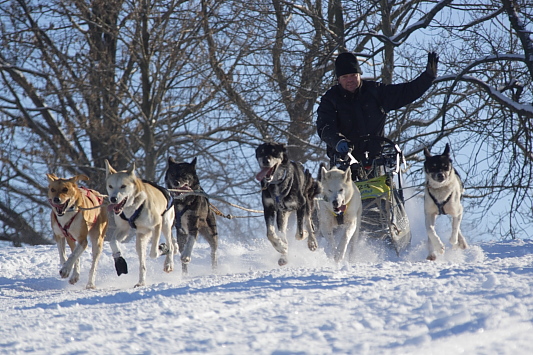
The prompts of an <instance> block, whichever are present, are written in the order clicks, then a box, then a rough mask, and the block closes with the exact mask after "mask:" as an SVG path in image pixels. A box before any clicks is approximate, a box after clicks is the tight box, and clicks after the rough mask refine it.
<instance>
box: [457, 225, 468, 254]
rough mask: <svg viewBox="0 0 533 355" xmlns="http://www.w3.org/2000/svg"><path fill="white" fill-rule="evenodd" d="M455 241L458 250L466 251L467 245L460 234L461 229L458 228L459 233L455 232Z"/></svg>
mask: <svg viewBox="0 0 533 355" xmlns="http://www.w3.org/2000/svg"><path fill="white" fill-rule="evenodd" d="M457 234H458V235H457V240H458V245H459V248H461V249H463V250H464V249H467V248H468V243H467V242H466V239H465V237H464V236H463V233H461V229H460V228H459V231H458V232H457Z"/></svg>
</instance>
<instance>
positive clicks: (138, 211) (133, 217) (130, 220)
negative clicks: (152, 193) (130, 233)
mask: <svg viewBox="0 0 533 355" xmlns="http://www.w3.org/2000/svg"><path fill="white" fill-rule="evenodd" d="M143 208H144V203H143V204H142V205H140V206H139V208H137V209H136V210H135V212H133V214H132V215H131V217H130V218H128V217H126V215H125V214H124V212H122V213H121V214H120V218H122V219H123V220H125V221H127V222H128V223H129V225H130V227H131V228H133V229H137V226H136V225H135V220H136V219H137V218H139V215H140V214H141V212H142V211H143Z"/></svg>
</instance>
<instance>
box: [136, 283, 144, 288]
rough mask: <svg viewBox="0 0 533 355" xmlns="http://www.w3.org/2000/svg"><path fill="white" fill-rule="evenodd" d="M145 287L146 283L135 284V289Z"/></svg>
mask: <svg viewBox="0 0 533 355" xmlns="http://www.w3.org/2000/svg"><path fill="white" fill-rule="evenodd" d="M143 286H146V284H145V283H144V282H138V283H136V284H135V286H133V288H137V287H143Z"/></svg>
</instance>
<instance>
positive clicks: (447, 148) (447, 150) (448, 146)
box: [442, 143, 450, 157]
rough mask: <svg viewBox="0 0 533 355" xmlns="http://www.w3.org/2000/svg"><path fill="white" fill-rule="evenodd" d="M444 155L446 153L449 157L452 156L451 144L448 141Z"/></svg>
mask: <svg viewBox="0 0 533 355" xmlns="http://www.w3.org/2000/svg"><path fill="white" fill-rule="evenodd" d="M442 155H446V156H448V157H449V156H450V145H449V144H448V143H446V147H445V148H444V152H443V153H442Z"/></svg>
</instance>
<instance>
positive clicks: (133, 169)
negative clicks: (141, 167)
mask: <svg viewBox="0 0 533 355" xmlns="http://www.w3.org/2000/svg"><path fill="white" fill-rule="evenodd" d="M126 173H128V175H135V162H133V163H132V164H131V167H130V168H129V169H128V170H126Z"/></svg>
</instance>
